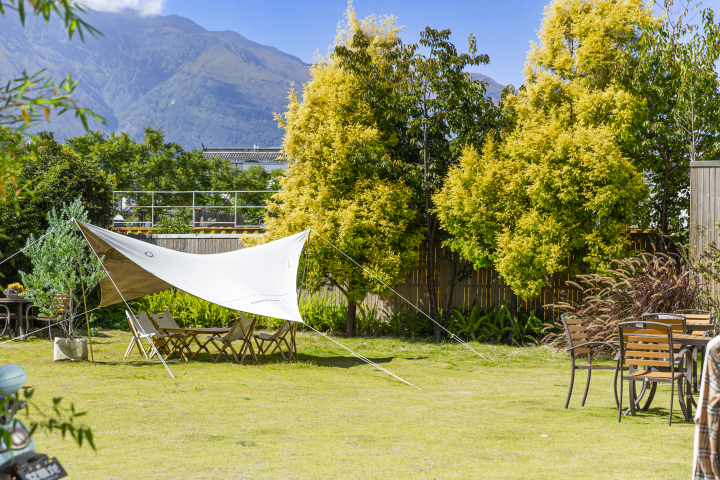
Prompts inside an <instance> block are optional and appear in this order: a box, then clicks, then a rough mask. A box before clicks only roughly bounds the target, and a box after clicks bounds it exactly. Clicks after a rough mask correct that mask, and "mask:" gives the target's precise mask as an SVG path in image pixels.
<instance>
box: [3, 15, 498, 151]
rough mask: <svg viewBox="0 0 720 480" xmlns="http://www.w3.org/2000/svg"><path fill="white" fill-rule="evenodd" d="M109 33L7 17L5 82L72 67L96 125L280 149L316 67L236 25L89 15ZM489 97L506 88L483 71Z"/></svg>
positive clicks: (58, 122) (188, 143)
mask: <svg viewBox="0 0 720 480" xmlns="http://www.w3.org/2000/svg"><path fill="white" fill-rule="evenodd" d="M86 20H87V21H88V23H90V24H91V25H93V26H94V27H95V28H97V29H98V30H99V31H100V32H101V33H102V35H101V36H95V37H93V36H90V35H86V37H85V42H82V41H81V40H80V39H79V38H77V35H76V36H75V37H73V39H72V40H69V39H68V38H67V34H66V33H65V31H64V29H63V27H62V24H61V23H60V22H59V21H58V20H57V19H52V20H51V21H50V23H49V24H48V25H46V24H45V23H44V21H42V20H40V19H32V18H29V19H28V21H27V22H26V25H25V28H23V27H22V25H21V24H20V22H19V20H18V19H17V16H13V15H7V16H4V17H0V79H2V81H5V82H7V80H8V79H13V78H17V76H18V75H19V74H21V73H22V71H23V70H26V71H27V72H28V73H29V74H32V73H34V72H36V71H39V70H42V69H45V70H46V73H47V74H48V75H51V76H52V77H53V78H54V79H55V80H56V82H57V81H58V80H61V79H62V78H64V77H65V76H66V75H67V73H68V72H72V75H73V78H74V79H79V80H80V84H79V86H78V88H77V90H76V95H75V97H76V99H77V100H78V101H79V103H80V104H81V105H82V106H84V107H88V108H90V109H91V110H92V111H94V112H95V113H97V114H99V115H101V116H102V117H103V118H105V124H101V123H99V122H96V121H94V120H91V122H90V128H91V129H92V130H101V131H104V132H106V133H110V132H127V133H128V134H129V135H130V136H131V137H133V138H135V139H141V138H142V136H143V132H142V129H143V128H144V127H146V126H152V127H153V128H157V129H160V130H163V131H164V132H165V139H166V141H171V142H176V143H179V144H181V145H183V146H184V147H185V148H188V149H191V148H199V147H200V146H201V144H204V145H205V146H206V147H250V146H259V147H272V146H279V145H280V144H281V141H282V130H280V129H278V126H277V122H276V121H275V120H274V117H273V114H274V113H280V112H283V111H284V110H285V107H286V105H287V103H288V101H287V96H288V91H289V90H290V88H291V85H292V84H293V83H294V85H295V87H294V88H295V89H296V90H298V91H300V92H301V91H302V84H303V83H305V82H307V81H308V80H309V78H310V74H309V65H307V64H305V63H303V62H302V61H301V60H300V59H299V58H297V57H294V56H292V55H288V54H286V53H283V52H281V51H280V50H278V49H276V48H274V47H271V46H266V45H260V44H258V43H255V42H253V41H251V40H248V39H247V38H245V37H243V36H242V35H240V34H238V33H236V32H231V31H225V32H210V31H207V30H205V29H204V28H202V27H200V26H199V25H197V24H196V23H194V22H193V21H192V20H189V19H187V18H183V17H179V16H176V15H169V16H140V15H138V14H136V13H134V12H132V11H129V12H124V13H90V14H88V15H87V16H86ZM472 75H473V77H475V78H480V79H483V80H485V81H487V82H488V83H489V87H488V95H489V96H490V97H492V98H493V99H494V100H496V101H497V100H499V98H500V92H501V91H502V85H499V84H497V83H496V82H495V81H494V80H492V79H491V78H489V77H486V76H484V75H482V74H472ZM36 130H52V131H54V132H55V134H56V137H57V138H68V137H72V136H76V135H80V134H83V133H84V130H83V129H82V126H81V125H80V123H79V122H78V121H77V120H75V119H74V117H73V116H72V115H62V116H60V117H52V118H51V123H50V124H49V125H48V124H47V123H44V122H43V123H41V124H40V125H39V126H38V127H37V128H36Z"/></svg>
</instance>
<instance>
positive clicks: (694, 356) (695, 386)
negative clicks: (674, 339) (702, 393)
mask: <svg viewBox="0 0 720 480" xmlns="http://www.w3.org/2000/svg"><path fill="white" fill-rule="evenodd" d="M692 359H693V381H692V391H693V392H695V393H699V390H698V382H697V359H698V347H693V350H692Z"/></svg>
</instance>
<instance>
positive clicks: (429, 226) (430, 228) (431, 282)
mask: <svg viewBox="0 0 720 480" xmlns="http://www.w3.org/2000/svg"><path fill="white" fill-rule="evenodd" d="M428 162H429V159H428V147H427V125H425V126H424V128H423V167H424V172H423V173H424V180H425V229H426V230H425V235H426V236H427V241H428V243H427V286H428V302H429V303H430V305H429V306H430V318H432V319H433V320H434V321H435V322H434V323H433V337H434V338H435V341H436V342H437V341H440V339H441V338H442V328H440V325H439V323H440V315H439V312H438V299H437V290H436V288H435V225H436V222H437V220H436V219H435V216H434V215H433V214H432V213H430V212H431V210H432V189H431V187H430V186H429V185H428V184H427V180H428Z"/></svg>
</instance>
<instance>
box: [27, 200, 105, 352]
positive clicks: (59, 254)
mask: <svg viewBox="0 0 720 480" xmlns="http://www.w3.org/2000/svg"><path fill="white" fill-rule="evenodd" d="M73 218H74V219H76V220H79V221H81V222H88V221H89V220H90V218H89V215H88V212H87V211H86V210H85V207H84V206H83V202H82V201H81V200H80V198H77V199H76V200H75V201H73V202H71V203H68V204H66V205H63V207H62V209H60V210H55V209H53V210H51V211H50V212H49V213H48V214H47V222H48V227H49V228H50V229H51V230H52V231H49V232H48V233H47V235H46V236H45V237H44V238H42V240H39V241H36V239H35V236H34V235H32V234H31V235H30V237H29V238H28V239H27V243H26V250H25V255H27V257H28V258H29V259H30V261H31V263H32V272H30V273H25V272H23V271H21V272H20V277H21V278H22V283H23V286H24V287H25V288H27V289H28V290H27V292H25V293H23V294H22V295H23V296H24V297H25V298H27V299H28V300H30V301H31V302H32V303H33V304H34V305H37V306H38V307H40V311H41V314H43V315H46V316H49V317H50V318H56V317H58V315H59V314H58V307H59V304H58V302H57V301H56V295H70V296H71V301H70V302H69V306H70V309H69V311H68V312H67V313H68V318H69V320H68V322H63V323H62V324H61V327H62V329H63V331H64V332H65V335H66V337H67V338H74V337H75V331H76V327H77V326H79V325H78V324H79V323H82V320H84V318H83V317H82V316H81V315H80V314H79V312H80V309H81V308H82V307H83V296H84V295H88V294H89V293H90V291H91V290H92V289H93V288H95V287H96V286H97V285H98V283H100V280H102V279H103V278H104V277H105V276H106V274H105V271H104V270H103V268H102V265H101V263H100V260H98V259H97V257H96V256H95V255H94V254H93V253H92V252H91V251H90V248H89V247H88V244H87V242H85V241H83V239H82V238H81V239H78V238H76V235H80V232H79V231H77V227H76V225H75V223H74V222H71V221H70V220H71V219H73ZM81 242H82V243H81ZM78 250H79V252H80V257H79V258H78ZM81 272H82V280H81ZM83 286H84V287H85V291H84V292H83V290H82V287H83Z"/></svg>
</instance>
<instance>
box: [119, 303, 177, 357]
mask: <svg viewBox="0 0 720 480" xmlns="http://www.w3.org/2000/svg"><path fill="white" fill-rule="evenodd" d="M125 315H126V316H127V319H128V322H130V325H132V326H133V327H132V330H133V331H134V332H135V333H137V336H138V337H139V338H143V337H144V338H147V340H148V342H150V344H151V345H150V348H148V351H152V354H151V355H150V356H149V357H148V356H147V353H145V358H153V356H155V354H156V350H157V351H158V352H161V353H167V351H168V335H167V334H166V333H160V332H158V331H157V328H156V327H155V324H153V323H152V321H150V319H149V318H148V316H147V313H145V312H144V311H143V312H140V313H138V314H137V315H133V314H132V313H131V312H128V311H127V310H125ZM139 338H138V341H139ZM131 344H132V340H131ZM153 346H154V347H155V348H154V349H153V348H152V347H153ZM131 348H132V345H131V346H130V347H128V351H129V350H130V349H131ZM126 353H127V352H126Z"/></svg>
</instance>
